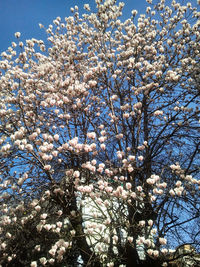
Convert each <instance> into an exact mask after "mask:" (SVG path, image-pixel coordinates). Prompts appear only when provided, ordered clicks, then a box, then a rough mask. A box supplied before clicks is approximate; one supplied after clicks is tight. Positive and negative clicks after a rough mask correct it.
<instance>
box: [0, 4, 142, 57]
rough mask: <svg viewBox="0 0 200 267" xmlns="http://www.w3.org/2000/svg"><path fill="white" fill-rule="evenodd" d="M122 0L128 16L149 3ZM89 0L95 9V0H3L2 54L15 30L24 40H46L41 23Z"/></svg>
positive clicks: (0, 15) (0, 7)
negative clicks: (133, 10)
mask: <svg viewBox="0 0 200 267" xmlns="http://www.w3.org/2000/svg"><path fill="white" fill-rule="evenodd" d="M120 1H122V2H125V8H124V14H125V16H127V18H128V17H129V16H130V15H131V10H132V9H137V10H138V11H144V10H145V7H146V6H147V4H146V1H145V0H120ZM118 2H119V1H118ZM86 3H88V4H90V6H91V7H93V8H95V1H94V0H0V53H1V52H3V51H5V50H6V49H7V48H8V47H9V46H10V45H11V42H12V41H16V39H15V37H14V33H15V32H21V34H22V35H21V38H20V39H21V40H22V41H25V40H26V39H31V38H37V39H42V40H44V38H45V37H46V36H45V32H44V29H40V28H39V26H38V24H39V23H42V24H43V25H44V26H46V27H47V26H48V25H49V24H51V23H52V21H53V19H55V18H56V17H57V16H60V17H61V18H63V19H64V17H66V16H69V15H71V12H70V7H73V6H75V5H77V6H79V7H80V11H81V10H82V9H81V7H83V5H84V4H86Z"/></svg>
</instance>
